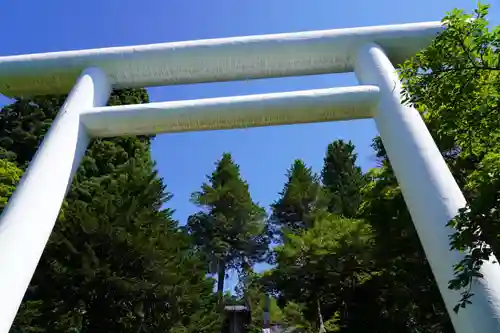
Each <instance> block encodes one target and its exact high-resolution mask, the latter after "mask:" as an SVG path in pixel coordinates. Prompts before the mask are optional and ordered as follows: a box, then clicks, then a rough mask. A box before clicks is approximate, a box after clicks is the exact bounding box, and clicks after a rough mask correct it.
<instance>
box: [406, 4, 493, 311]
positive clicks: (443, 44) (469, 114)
mask: <svg viewBox="0 0 500 333" xmlns="http://www.w3.org/2000/svg"><path fill="white" fill-rule="evenodd" d="M488 9H489V6H487V5H482V4H479V5H478V7H477V9H476V10H475V11H474V13H473V14H472V15H469V14H466V13H464V12H463V11H460V10H454V11H452V12H450V13H449V14H448V15H447V16H446V17H445V18H444V21H446V22H447V24H448V28H447V29H446V30H445V31H444V32H443V33H441V34H440V35H439V36H438V38H437V39H436V40H435V42H434V43H432V44H431V45H430V46H429V47H428V48H426V49H425V50H422V51H421V52H420V53H418V54H417V55H416V56H415V57H414V58H412V59H410V60H408V61H407V62H405V63H404V64H403V66H402V68H401V77H402V79H403V83H404V89H405V94H406V95H407V97H408V98H409V101H410V102H411V103H414V105H415V106H416V107H417V108H418V109H419V110H420V111H421V112H422V113H423V115H424V118H425V120H426V123H427V125H428V127H429V129H430V131H431V133H432V134H433V137H434V139H435V140H436V142H437V144H438V146H439V148H440V149H441V151H442V153H443V156H445V158H446V159H447V162H448V164H449V166H450V168H451V170H452V172H453V174H454V176H455V178H456V179H457V182H458V183H459V185H461V187H462V188H463V191H464V194H465V195H466V198H467V201H468V205H467V207H466V208H464V209H463V210H461V211H460V212H459V214H458V216H457V217H456V218H455V219H453V220H452V221H450V222H449V223H448V225H449V226H450V227H453V228H454V229H455V230H456V231H455V233H454V234H453V235H452V236H451V238H450V245H451V248H452V249H456V250H459V251H462V252H464V253H465V254H466V256H465V258H464V259H463V260H462V261H461V262H460V263H456V265H455V266H454V270H455V278H454V279H453V280H452V281H450V284H449V287H450V288H451V289H455V290H458V291H460V292H461V294H462V300H461V301H460V303H459V304H458V305H457V307H456V308H455V310H456V311H458V310H459V309H460V308H463V307H465V306H466V305H467V304H469V303H470V302H471V300H473V298H472V297H471V296H472V295H471V294H470V293H469V287H470V284H471V283H472V281H473V280H474V279H476V278H481V275H480V273H479V269H480V267H481V265H482V262H483V260H487V259H488V257H489V256H490V255H491V254H492V253H493V252H496V253H499V251H500V242H499V240H500V224H499V222H498V221H499V217H500V216H499V215H498V213H497V210H498V208H499V207H498V200H499V198H500V197H499V195H498V193H499V190H500V187H499V186H500V181H499V180H500V173H499V172H498V171H499V164H498V157H499V156H500V155H499V152H500V150H499V147H500V145H499V144H500V140H499V137H500V117H499V116H500V114H499V112H500V108H499V106H500V103H499V102H500V99H499V96H500V84H499V82H500V81H499V80H498V75H499V73H500V57H499V45H500V30H499V28H498V27H495V28H493V29H490V27H489V25H488V21H487V15H488ZM471 18H474V20H470V19H471Z"/></svg>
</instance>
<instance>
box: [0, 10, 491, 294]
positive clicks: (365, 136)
mask: <svg viewBox="0 0 500 333" xmlns="http://www.w3.org/2000/svg"><path fill="white" fill-rule="evenodd" d="M494 1H496V0H494ZM454 7H457V8H463V9H466V10H471V9H473V8H474V7H475V1H470V0H421V1H408V0H406V1H405V0H376V1H374V0H349V1H338V0H337V1H334V0H309V1H304V0H303V1H299V0H252V1H230V0H143V1H132V0H85V1H68V0H45V1H38V0H16V1H8V0H3V1H2V0H0V14H1V20H0V31H1V32H2V38H1V40H0V56H1V55H13V54H23V53H38V52H48V51H63V50H71V49H85V48H98V47H107V46H122V45H135V44H147V43H159V42H170V41H183V40H194V39H204V38H217V37H232V36H241V35H255V34H268V33H280V32H296V31H305V30H320V29H335V28H346V27H357V26H370V25H380V24H397V23H409V22H419V21H433V20H440V19H441V18H442V16H443V15H444V14H445V12H447V11H449V10H451V9H452V8H454ZM497 8H498V3H497V4H495V3H493V7H492V9H491V11H490V12H491V14H490V18H491V21H492V22H493V23H497V22H499V21H498V18H499V15H498V11H497ZM354 84H356V80H355V78H354V76H353V75H352V74H342V75H339V74H337V75H322V76H309V77H299V78H284V79H269V80H255V81H249V82H233V83H216V84H200V85H191V86H175V87H162V88H154V89H150V91H149V92H150V97H151V100H152V101H168V100H183V99H195V98H207V97H220V96H232V95H241V94H255V93H267V92H279V91H293V90H301V89H315V88H330V87H336V86H349V85H354ZM5 101H6V100H5V99H2V98H1V96H0V103H2V102H3V103H5ZM375 135H376V128H375V126H374V123H373V122H372V121H371V120H357V121H350V122H337V123H325V124H311V125H293V126H282V127H267V128H256V129H245V130H232V131H215V132H198V133H183V134H169V135H161V136H158V137H157V138H156V140H155V141H154V143H153V157H154V158H155V159H156V161H157V163H158V168H159V171H160V174H161V176H162V177H163V178H164V181H165V183H166V185H167V186H168V189H169V191H170V192H172V193H173V194H174V198H173V200H172V201H171V202H170V206H171V207H172V208H175V209H176V213H175V217H176V218H178V219H179V220H180V221H181V223H184V222H185V220H186V218H187V216H188V215H189V214H190V213H192V212H194V211H195V210H196V208H195V207H193V206H192V205H191V204H190V203H189V197H190V193H191V192H193V191H195V190H198V189H199V186H200V185H201V183H202V182H203V181H204V180H205V175H206V174H208V173H210V172H212V170H213V168H214V162H215V161H216V160H217V159H218V158H220V157H221V155H222V153H223V152H230V153H232V154H233V157H234V159H235V160H236V162H237V163H238V164H239V165H240V167H241V173H242V176H243V177H244V178H245V179H246V180H247V181H248V182H249V184H250V191H251V194H252V196H253V198H254V199H255V200H256V201H258V202H259V203H260V204H262V205H264V206H266V207H268V206H269V204H270V203H271V202H272V201H273V200H275V198H276V197H277V193H278V192H279V191H280V190H281V188H282V186H283V184H284V181H285V177H284V174H285V172H286V169H287V168H288V167H289V166H290V164H291V163H292V161H293V160H294V159H296V158H301V159H303V160H304V161H305V162H306V163H307V164H308V165H310V166H312V167H313V169H314V170H316V171H319V170H320V168H321V166H322V160H323V156H324V152H325V149H326V146H327V145H328V143H329V142H331V141H333V140H335V139H344V140H352V141H353V142H354V144H355V145H356V147H357V151H358V153H359V163H360V165H361V166H362V167H363V169H365V170H366V169H367V168H370V167H372V166H373V165H374V158H373V152H372V150H371V148H370V143H371V140H372V138H373V137H374V136H375ZM234 283H235V276H234V274H232V276H231V277H230V279H229V281H228V282H227V283H226V287H227V288H230V287H232V286H233V285H234Z"/></svg>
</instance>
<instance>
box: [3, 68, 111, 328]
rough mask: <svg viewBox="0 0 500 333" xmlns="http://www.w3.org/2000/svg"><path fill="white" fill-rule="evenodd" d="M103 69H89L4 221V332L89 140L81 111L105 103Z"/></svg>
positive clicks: (107, 86)
mask: <svg viewBox="0 0 500 333" xmlns="http://www.w3.org/2000/svg"><path fill="white" fill-rule="evenodd" d="M110 92H111V87H110V84H109V82H108V79H107V77H106V74H104V73H103V72H102V71H101V70H100V69H98V68H90V69H87V70H85V71H84V72H83V73H82V75H81V76H80V78H79V79H78V81H77V82H76V85H75V86H74V87H73V89H72V91H71V92H70V94H69V96H68V98H67V100H66V102H65V103H64V105H63V106H62V108H61V110H60V111H59V113H58V115H57V117H56V119H55V120H54V122H53V124H52V126H51V128H50V130H49V131H48V133H47V134H46V136H45V139H44V140H43V143H42V145H41V146H40V148H39V149H38V151H37V153H36V155H35V157H34V158H33V160H32V161H31V163H30V165H29V168H28V169H27V171H26V173H25V174H24V176H23V177H22V179H21V181H20V182H19V185H18V186H17V188H16V191H15V192H14V194H13V195H12V197H11V199H10V201H9V203H8V206H7V207H6V208H5V209H4V211H3V213H2V216H1V218H0V333H7V332H9V329H10V327H11V325H12V322H13V320H14V318H15V315H16V312H17V310H18V308H19V305H20V304H21V301H22V299H23V296H24V293H25V291H26V288H27V287H28V285H29V283H30V280H31V277H32V276H33V273H34V272H35V269H36V266H37V264H38V261H39V260H40V257H41V255H42V252H43V250H44V247H45V244H46V243H47V241H48V239H49V236H50V233H51V231H52V229H53V227H54V223H55V221H56V219H57V216H58V214H59V209H60V207H61V204H62V201H63V199H64V196H65V195H66V192H67V190H68V189H69V186H70V185H71V181H72V179H73V176H74V174H75V172H76V170H77V168H78V165H79V163H80V160H81V158H82V157H83V155H84V154H85V150H86V149H87V146H88V143H89V136H88V135H87V133H86V131H85V128H84V127H83V125H81V124H80V119H79V118H80V112H81V111H83V110H85V109H89V108H92V107H96V106H103V105H105V104H106V103H107V100H108V98H109V94H110Z"/></svg>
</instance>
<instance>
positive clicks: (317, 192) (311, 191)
mask: <svg viewBox="0 0 500 333" xmlns="http://www.w3.org/2000/svg"><path fill="white" fill-rule="evenodd" d="M286 176H287V182H286V183H285V186H284V188H283V190H282V191H281V192H280V193H279V198H278V200H276V201H275V202H274V203H273V204H272V205H271V211H272V215H271V218H270V221H271V223H272V225H273V227H274V228H273V229H274V232H275V233H277V234H281V236H283V234H284V233H287V232H291V233H296V232H299V231H300V230H303V229H305V228H308V227H311V226H312V221H313V218H314V213H315V211H316V209H318V208H319V206H321V204H322V202H321V198H322V196H321V195H322V192H321V186H320V184H319V179H318V176H317V175H316V174H314V172H313V171H312V170H311V168H309V167H307V166H306V165H305V164H304V162H303V161H302V160H295V161H294V163H293V164H292V166H291V167H290V169H288V170H287V174H286Z"/></svg>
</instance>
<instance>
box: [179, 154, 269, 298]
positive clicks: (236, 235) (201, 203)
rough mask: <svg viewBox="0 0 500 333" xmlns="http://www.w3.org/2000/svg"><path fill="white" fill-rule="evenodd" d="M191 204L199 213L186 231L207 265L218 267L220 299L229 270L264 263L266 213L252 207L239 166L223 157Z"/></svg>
mask: <svg viewBox="0 0 500 333" xmlns="http://www.w3.org/2000/svg"><path fill="white" fill-rule="evenodd" d="M207 180H208V182H206V183H203V184H202V186H201V190H200V191H198V192H195V193H193V195H192V201H193V203H195V204H196V205H197V206H198V207H200V208H201V210H200V211H199V212H198V213H196V214H194V215H192V216H190V217H189V219H188V224H187V226H188V230H189V231H190V233H191V235H192V236H193V237H194V239H195V241H196V244H197V245H198V246H199V248H200V249H201V250H202V251H203V252H204V253H205V254H206V256H207V260H208V261H209V262H210V263H213V262H216V263H217V265H218V270H217V275H218V280H217V282H218V285H217V291H218V295H219V299H222V292H223V288H224V278H225V274H226V270H227V269H228V268H233V269H240V270H241V269H246V268H248V267H251V266H252V265H253V263H255V262H257V261H260V260H262V259H264V257H265V255H266V254H267V249H268V244H269V237H268V231H267V229H268V228H267V225H266V221H265V217H266V214H265V210H264V209H263V208H262V207H260V206H259V205H258V204H257V203H255V202H254V201H253V200H252V198H251V196H250V192H249V190H248V184H247V183H246V182H245V181H244V180H243V179H242V178H241V176H240V170H239V166H238V165H237V164H236V163H235V162H234V161H233V159H232V157H231V155H230V154H228V153H225V154H223V156H222V158H221V159H220V160H219V161H217V162H216V168H215V171H214V172H213V173H212V174H211V175H210V176H207Z"/></svg>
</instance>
